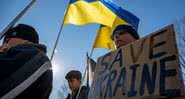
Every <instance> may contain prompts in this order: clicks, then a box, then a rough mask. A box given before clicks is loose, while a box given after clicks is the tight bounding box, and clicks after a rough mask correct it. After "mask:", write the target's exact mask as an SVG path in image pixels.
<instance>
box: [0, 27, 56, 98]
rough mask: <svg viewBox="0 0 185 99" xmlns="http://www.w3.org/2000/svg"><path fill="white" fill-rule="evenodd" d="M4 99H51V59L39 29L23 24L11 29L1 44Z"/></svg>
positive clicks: (1, 94) (0, 76)
mask: <svg viewBox="0 0 185 99" xmlns="http://www.w3.org/2000/svg"><path fill="white" fill-rule="evenodd" d="M0 66H1V69H0V99H14V98H15V99H48V98H49V94H50V92H51V89H52V79H53V78H52V70H51V62H50V60H49V59H48V57H47V56H46V46H44V45H41V44H39V36H38V34H37V32H36V30H35V29H34V28H33V27H31V26H29V25H25V24H19V25H17V26H16V27H13V28H11V29H10V30H8V31H7V33H6V34H5V37H4V41H3V45H2V46H1V47H0Z"/></svg>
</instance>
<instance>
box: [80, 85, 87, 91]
mask: <svg viewBox="0 0 185 99" xmlns="http://www.w3.org/2000/svg"><path fill="white" fill-rule="evenodd" d="M81 90H82V92H84V91H87V92H88V91H89V87H87V86H82V88H81Z"/></svg>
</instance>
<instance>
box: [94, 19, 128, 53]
mask: <svg viewBox="0 0 185 99" xmlns="http://www.w3.org/2000/svg"><path fill="white" fill-rule="evenodd" d="M119 24H128V23H127V22H125V21H124V20H121V19H120V18H119V17H116V19H115V21H114V22H113V27H108V26H102V27H100V29H99V31H98V34H97V36H96V39H95V42H94V45H93V48H98V47H103V48H106V49H109V50H114V49H116V47H115V44H114V42H113V40H112V39H111V38H110V36H111V34H112V31H113V29H114V28H115V27H116V26H117V25H119Z"/></svg>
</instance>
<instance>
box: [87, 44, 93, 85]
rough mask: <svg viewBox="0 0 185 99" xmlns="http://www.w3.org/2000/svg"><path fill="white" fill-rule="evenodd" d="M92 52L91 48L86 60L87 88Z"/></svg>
mask: <svg viewBox="0 0 185 99" xmlns="http://www.w3.org/2000/svg"><path fill="white" fill-rule="evenodd" d="M93 52H94V48H93V47H92V49H91V53H90V56H89V58H88V61H87V67H86V68H87V87H89V68H90V59H91V58H92V54H93Z"/></svg>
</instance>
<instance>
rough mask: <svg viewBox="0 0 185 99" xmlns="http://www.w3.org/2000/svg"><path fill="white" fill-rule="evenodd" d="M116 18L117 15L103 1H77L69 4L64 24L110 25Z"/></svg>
mask: <svg viewBox="0 0 185 99" xmlns="http://www.w3.org/2000/svg"><path fill="white" fill-rule="evenodd" d="M115 18H116V15H115V14H114V13H113V12H112V11H111V10H109V9H108V8H107V7H106V6H104V5H103V4H102V3H101V2H99V1H96V2H90V3H88V2H86V1H81V0H80V1H77V2H75V3H72V4H70V5H69V8H68V11H67V13H66V17H65V19H64V24H74V25H85V24H89V23H99V24H103V25H106V26H109V27H112V24H113V22H114V20H115Z"/></svg>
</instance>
